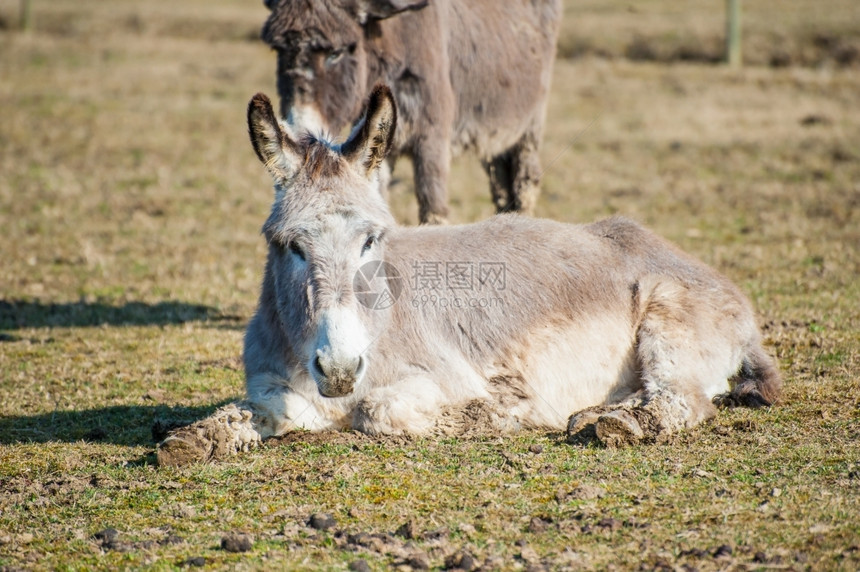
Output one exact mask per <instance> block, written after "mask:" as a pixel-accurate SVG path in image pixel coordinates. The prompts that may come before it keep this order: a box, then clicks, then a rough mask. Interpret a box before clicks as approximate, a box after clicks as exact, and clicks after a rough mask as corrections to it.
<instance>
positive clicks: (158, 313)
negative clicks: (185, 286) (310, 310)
mask: <svg viewBox="0 0 860 572" xmlns="http://www.w3.org/2000/svg"><path fill="white" fill-rule="evenodd" d="M207 321H213V322H228V323H235V324H236V325H237V327H238V326H239V325H240V322H241V321H242V318H241V317H239V316H233V315H226V314H222V313H221V312H220V311H218V310H217V309H215V308H213V307H211V306H204V305H202V304H188V303H186V302H176V301H168V302H159V303H157V304H146V303H144V302H127V303H125V304H123V305H121V306H114V305H111V304H108V303H105V302H69V303H64V304H52V303H42V302H38V301H29V300H0V330H14V329H19V328H47V327H60V328H63V327H66V328H68V327H87V326H101V325H109V326H146V325H167V324H184V323H186V322H207Z"/></svg>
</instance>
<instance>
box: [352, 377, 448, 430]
mask: <svg viewBox="0 0 860 572" xmlns="http://www.w3.org/2000/svg"><path fill="white" fill-rule="evenodd" d="M444 405H445V396H444V394H443V393H442V391H441V390H440V389H439V386H438V385H437V384H436V383H435V382H433V381H432V380H430V379H426V378H423V377H419V378H412V379H409V380H408V381H402V382H400V383H397V384H395V385H390V386H386V387H379V388H376V389H373V390H372V391H371V392H370V393H369V394H368V395H367V396H366V397H364V399H362V400H361V401H360V402H359V403H358V405H357V407H356V408H355V411H354V412H353V416H352V426H353V428H355V429H358V430H359V431H361V432H362V433H367V434H369V435H399V434H404V433H408V434H412V435H420V434H422V433H427V432H428V431H429V430H430V429H431V428H432V427H433V425H434V424H435V422H436V419H437V418H438V417H439V414H440V412H441V410H442V408H443V406H444Z"/></svg>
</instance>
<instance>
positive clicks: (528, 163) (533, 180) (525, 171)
mask: <svg viewBox="0 0 860 572" xmlns="http://www.w3.org/2000/svg"><path fill="white" fill-rule="evenodd" d="M539 141H540V135H539V133H535V132H534V131H527V132H526V133H525V135H523V136H522V138H521V139H520V140H519V142H517V144H516V146H515V147H514V148H513V150H512V151H511V186H510V187H509V192H510V197H509V198H508V204H507V210H509V211H517V212H521V213H524V214H528V215H530V214H533V213H534V209H535V205H536V204H537V199H538V195H539V194H540V178H541V174H542V170H541V166H540V156H539V155H538V147H539Z"/></svg>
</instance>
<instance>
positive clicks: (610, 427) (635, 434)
mask: <svg viewBox="0 0 860 572" xmlns="http://www.w3.org/2000/svg"><path fill="white" fill-rule="evenodd" d="M594 430H595V432H596V433H597V438H598V439H599V440H600V442H601V443H603V444H604V445H606V446H607V447H609V448H610V449H614V448H616V447H624V446H627V445H633V444H635V443H638V442H639V441H641V440H642V439H643V437H645V433H644V432H643V431H642V427H641V426H640V425H639V422H638V421H637V420H636V418H635V417H633V415H631V414H630V412H629V411H625V410H624V409H616V410H615V411H611V412H609V413H606V414H604V415H601V416H600V418H599V419H598V420H597V423H595V424H594Z"/></svg>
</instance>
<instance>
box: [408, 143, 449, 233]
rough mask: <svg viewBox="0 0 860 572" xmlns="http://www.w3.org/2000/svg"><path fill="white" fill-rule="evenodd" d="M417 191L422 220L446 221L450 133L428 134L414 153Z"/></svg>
mask: <svg viewBox="0 0 860 572" xmlns="http://www.w3.org/2000/svg"><path fill="white" fill-rule="evenodd" d="M412 162H413V167H414V171H415V195H416V197H417V199H418V218H419V220H420V222H421V224H444V223H445V222H447V220H448V172H449V170H450V168H451V150H450V144H449V142H448V138H447V136H445V137H442V136H438V135H437V136H430V135H428V136H426V137H424V138H422V140H421V141H420V142H419V143H417V144H416V145H415V149H414V150H413V153H412Z"/></svg>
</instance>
